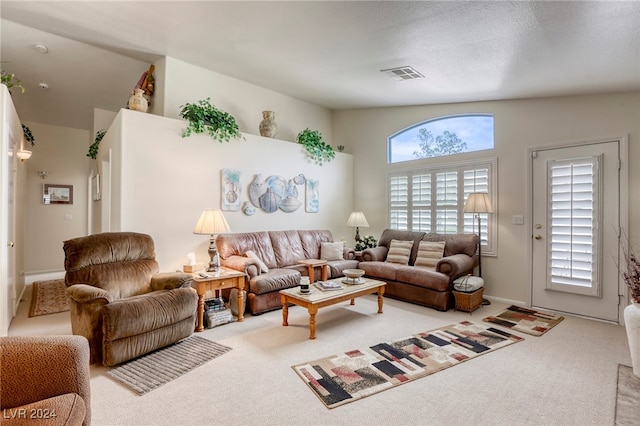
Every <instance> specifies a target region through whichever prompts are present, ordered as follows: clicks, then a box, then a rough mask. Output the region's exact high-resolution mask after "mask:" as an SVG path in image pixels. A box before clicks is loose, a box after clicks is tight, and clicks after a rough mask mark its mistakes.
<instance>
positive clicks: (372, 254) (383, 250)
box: [362, 246, 389, 262]
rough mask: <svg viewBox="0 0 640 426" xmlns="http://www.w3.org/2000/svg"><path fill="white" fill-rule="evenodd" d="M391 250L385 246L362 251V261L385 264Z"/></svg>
mask: <svg viewBox="0 0 640 426" xmlns="http://www.w3.org/2000/svg"><path fill="white" fill-rule="evenodd" d="M388 251H389V249H388V248H387V247H385V246H377V247H369V248H366V249H364V250H363V251H362V260H364V261H369V262H370V261H378V262H384V260H385V259H386V258H387V252H388Z"/></svg>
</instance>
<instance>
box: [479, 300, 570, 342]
mask: <svg viewBox="0 0 640 426" xmlns="http://www.w3.org/2000/svg"><path fill="white" fill-rule="evenodd" d="M563 319H564V317H563V316H560V315H556V314H552V313H550V312H543V311H536V310H533V309H527V308H522V307H519V306H515V305H511V306H509V307H508V308H507V310H506V311H504V312H501V313H499V314H498V315H492V316H489V317H486V318H484V319H483V320H482V321H486V322H490V323H493V324H496V325H501V326H503V327H507V328H510V329H512V330H515V331H520V332H522V333H527V334H531V335H534V336H542V335H543V334H544V333H546V332H547V331H549V330H551V329H552V328H553V327H555V326H556V325H558V324H559V323H560V321H562V320H563Z"/></svg>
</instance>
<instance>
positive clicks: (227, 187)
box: [220, 169, 242, 212]
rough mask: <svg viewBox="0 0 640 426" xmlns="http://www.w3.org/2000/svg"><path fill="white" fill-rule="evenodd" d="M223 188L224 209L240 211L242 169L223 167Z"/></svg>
mask: <svg viewBox="0 0 640 426" xmlns="http://www.w3.org/2000/svg"><path fill="white" fill-rule="evenodd" d="M221 183H222V188H220V196H221V198H222V203H221V204H222V210H227V211H234V212H235V211H238V210H240V204H241V200H240V191H241V188H242V187H241V186H240V170H236V169H222V179H221Z"/></svg>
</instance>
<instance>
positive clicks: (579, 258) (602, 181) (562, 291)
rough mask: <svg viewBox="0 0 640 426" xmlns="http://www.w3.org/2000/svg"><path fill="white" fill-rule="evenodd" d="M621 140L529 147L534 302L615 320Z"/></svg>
mask: <svg viewBox="0 0 640 426" xmlns="http://www.w3.org/2000/svg"><path fill="white" fill-rule="evenodd" d="M619 153H620V141H610V142H602V143H593V144H586V145H579V146H572V147H566V148H557V149H547V150H539V151H535V152H533V153H532V156H531V161H532V172H533V177H532V210H533V214H532V219H533V220H532V229H531V233H532V240H531V241H532V254H533V260H532V285H531V301H532V305H533V306H535V307H540V308H547V309H552V310H557V311H562V312H567V313H571V314H576V315H583V316H587V317H593V318H597V319H602V320H607V321H614V322H618V320H619V308H618V300H619V297H618V295H619V294H620V282H619V275H618V269H617V265H618V262H619V259H618V256H619V251H618V233H619V230H620V226H621V223H620V200H621V198H620V190H619V189H620V164H621V162H620V154H619Z"/></svg>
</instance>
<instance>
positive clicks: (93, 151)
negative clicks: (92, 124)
mask: <svg viewBox="0 0 640 426" xmlns="http://www.w3.org/2000/svg"><path fill="white" fill-rule="evenodd" d="M106 133H107V131H106V130H98V131H97V132H96V137H95V139H94V140H93V143H92V144H91V146H89V152H88V153H87V157H89V158H93V159H94V160H95V159H96V158H97V157H98V148H99V146H100V141H101V140H102V138H104V135H105V134H106Z"/></svg>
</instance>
